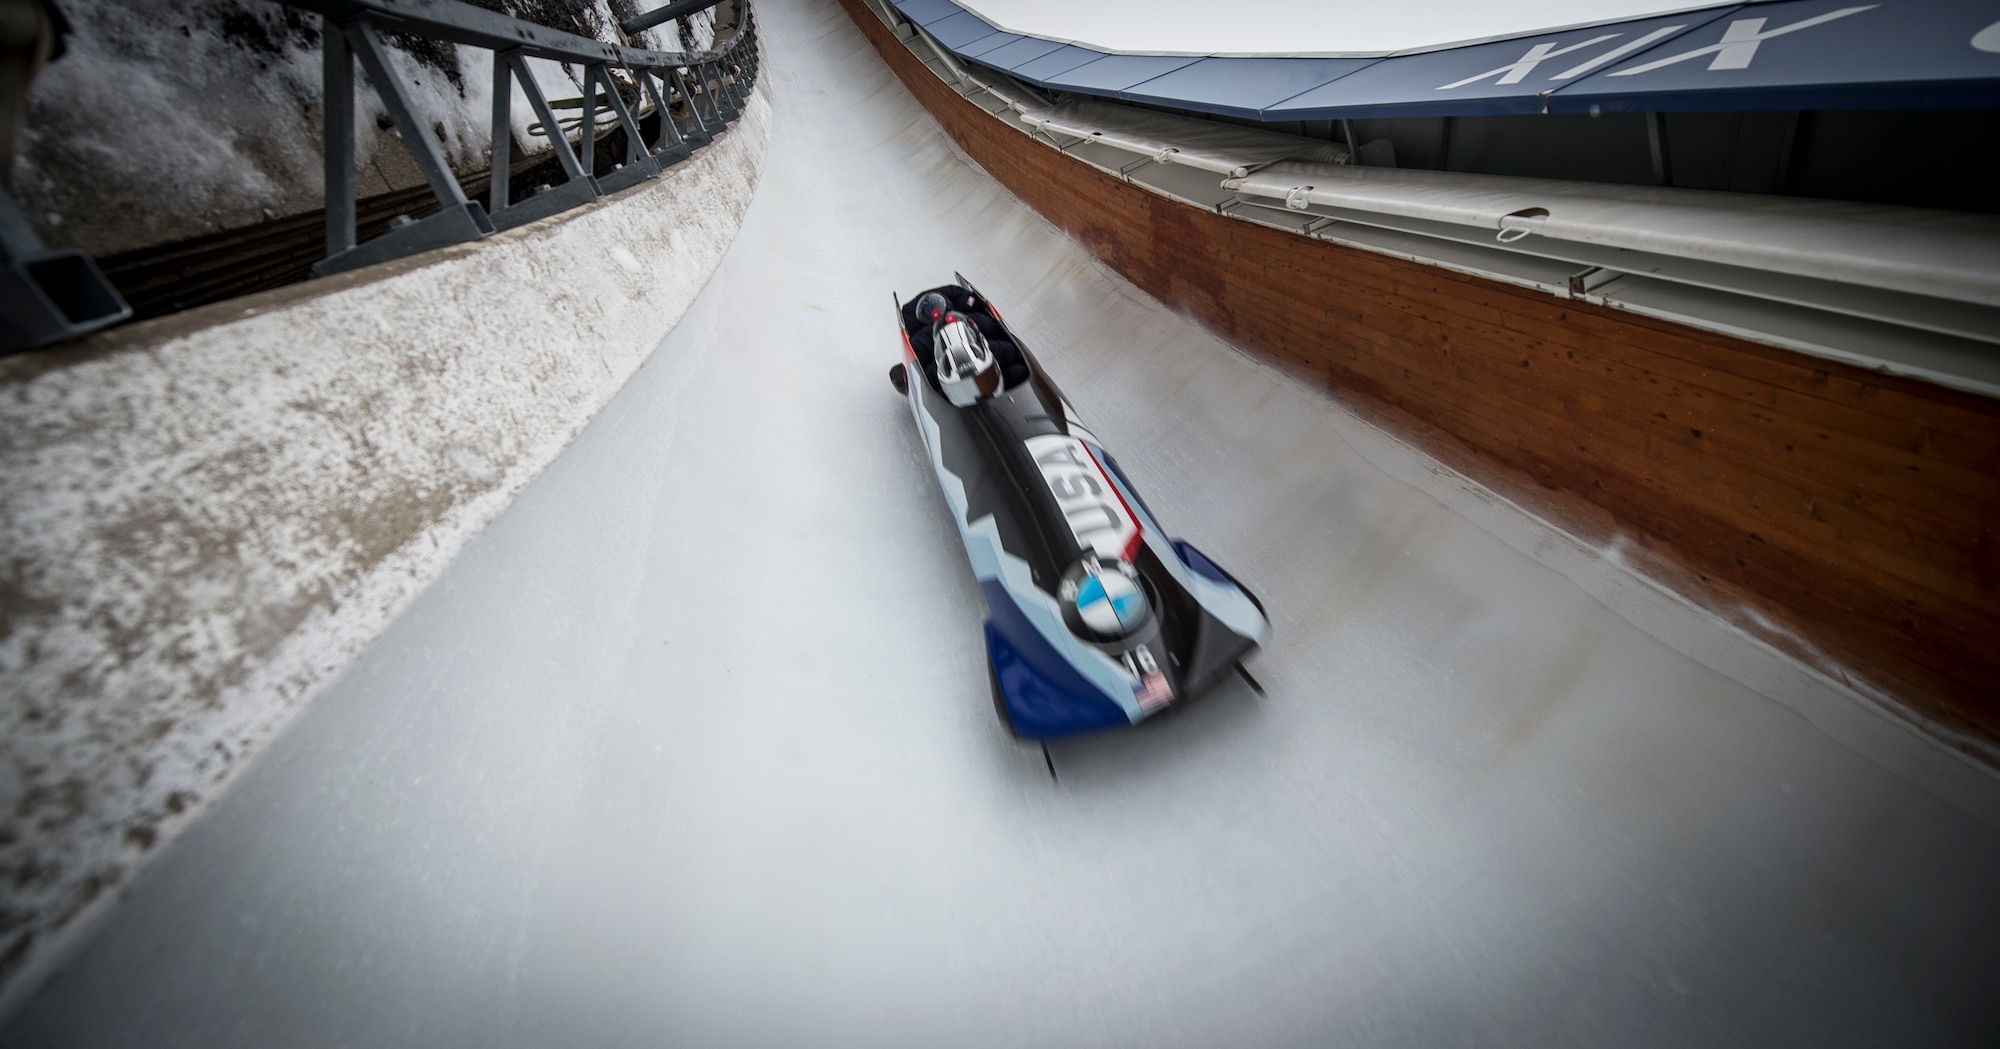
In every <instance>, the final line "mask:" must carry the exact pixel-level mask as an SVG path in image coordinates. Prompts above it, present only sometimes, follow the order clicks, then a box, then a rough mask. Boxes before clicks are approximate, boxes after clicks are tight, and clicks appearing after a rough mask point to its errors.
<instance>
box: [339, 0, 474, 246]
mask: <svg viewBox="0 0 2000 1049" xmlns="http://www.w3.org/2000/svg"><path fill="white" fill-rule="evenodd" d="M347 40H348V44H349V45H350V46H352V47H353V48H354V53H355V57H357V58H359V59H361V68H362V70H363V71H365V72H366V73H367V74H368V82H369V83H370V84H373V85H374V86H375V96H376V97H377V98H379V99H381V100H382V106H383V108H385V109H387V110H388V111H389V116H390V118H391V119H393V120H394V121H395V122H396V129H397V130H398V131H400V132H402V134H403V143H404V144H405V145H407V146H409V147H410V156H411V157H412V158H413V159H415V160H416V162H417V169H418V170H419V171H422V172H423V173H424V180H425V181H427V182H429V183H430V184H431V192H432V193H435V194H437V198H438V203H440V204H443V205H445V206H446V207H450V206H452V205H460V206H463V205H464V204H465V203H466V199H465V190H463V189H461V188H460V187H459V185H458V178H457V176H455V175H453V174H452V172H451V165H450V164H449V163H447V162H446V161H445V159H444V147H443V146H441V145H439V144H438V140H437V136H436V135H434V134H432V133H431V129H430V128H429V127H427V126H425V124H424V122H423V121H421V120H418V119H417V113H416V110H415V108H414V107H412V106H411V105H410V99H409V95H408V94H407V93H406V92H404V90H403V82H402V80H401V79H400V78H399V77H397V76H396V74H395V71H394V70H392V69H390V68H389V59H388V56H387V55H385V54H383V53H382V40H381V38H380V37H378V36H376V34H375V26H374V25H373V24H371V23H370V22H368V21H367V20H366V19H362V20H361V21H358V22H354V23H352V24H350V25H349V26H348V27H347Z"/></svg>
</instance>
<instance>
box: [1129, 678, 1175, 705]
mask: <svg viewBox="0 0 2000 1049" xmlns="http://www.w3.org/2000/svg"><path fill="white" fill-rule="evenodd" d="M1132 695H1133V697H1134V698H1135V699H1137V700H1138V701H1139V709H1140V710H1143V711H1146V712H1147V713H1149V714H1150V713H1152V712H1153V711H1155V710H1158V709H1159V708H1161V707H1164V706H1166V705H1167V703H1168V702H1169V701H1171V700H1172V699H1173V698H1174V690H1173V688H1172V687H1171V686H1169V685H1168V684H1167V675H1165V674H1162V673H1160V672H1159V671H1157V670H1155V671H1151V672H1149V673H1147V674H1144V675H1142V676H1141V677H1140V678H1139V681H1138V683H1137V684H1135V685H1133V686H1132Z"/></svg>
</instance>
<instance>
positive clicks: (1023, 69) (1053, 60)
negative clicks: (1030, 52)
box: [1002, 44, 1104, 82]
mask: <svg viewBox="0 0 2000 1049" xmlns="http://www.w3.org/2000/svg"><path fill="white" fill-rule="evenodd" d="M1103 57H1104V52H1102V51H1092V50H1091V49H1089V48H1087V47H1078V46H1076V45H1075V44H1064V45H1062V46H1061V47H1058V48H1056V49H1055V50H1054V51H1051V52H1049V53H1048V54H1046V55H1043V56H1041V57H1040V58H1036V59H1032V60H1030V61H1027V62H1023V63H1021V64H1020V65H1017V66H1003V67H1002V68H1004V69H1006V70H1007V71H1008V72H1010V73H1013V74H1014V75H1015V76H1018V77H1021V78H1023V79H1026V80H1033V81H1036V82H1045V81H1047V80H1048V78H1049V77H1052V76H1060V75H1062V74H1064V73H1067V72H1069V71H1070V70H1072V69H1075V68H1076V67H1078V66H1080V65H1082V64H1084V63H1085V62H1095V61H1097V60H1098V59H1100V58H1103Z"/></svg>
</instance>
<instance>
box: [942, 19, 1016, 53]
mask: <svg viewBox="0 0 2000 1049" xmlns="http://www.w3.org/2000/svg"><path fill="white" fill-rule="evenodd" d="M924 32H926V33H929V34H930V35H931V36H932V37H934V38H936V40H937V42H938V43H940V44H943V45H944V46H946V47H948V48H950V49H951V50H952V51H953V52H954V53H959V49H960V48H963V47H964V46H965V45H967V44H971V43H976V42H978V41H981V40H984V39H986V38H987V37H989V36H992V35H993V34H994V33H997V32H999V30H997V29H994V28H993V27H992V26H990V25H987V24H986V20H985V19H982V18H980V17H979V16H978V15H975V14H973V13H972V12H970V11H960V12H959V13H957V14H955V15H952V16H950V17H948V18H940V19H938V20H937V21H935V22H930V23H928V24H926V25H925V26H924Z"/></svg>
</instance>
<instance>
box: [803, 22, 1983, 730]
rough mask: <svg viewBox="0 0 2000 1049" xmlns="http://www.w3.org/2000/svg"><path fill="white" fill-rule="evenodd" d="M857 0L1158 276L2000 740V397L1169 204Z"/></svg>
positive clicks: (1547, 503) (1808, 647) (1319, 370)
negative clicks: (1010, 113) (1032, 136)
mask: <svg viewBox="0 0 2000 1049" xmlns="http://www.w3.org/2000/svg"><path fill="white" fill-rule="evenodd" d="M841 2H842V4H843V6H844V7H845V8H846V9H847V12H848V14H849V16H850V17H852V18H853V19H854V21H855V23H856V24H857V25H859V26H860V27H861V30H862V32H863V33H864V34H865V35H866V36H867V37H868V39H869V40H870V42H871V43H872V44H873V45H874V46H875V49H876V50H877V51H878V52H879V53H880V54H881V55H882V57H883V59H884V60H885V61H886V62H887V63H888V64H889V66H890V68H891V69H892V70H894V72H895V73H896V75H897V77H898V78H899V79H901V80H902V82H903V83H904V85H905V86H907V87H908V88H909V90H910V91H911V93H912V94H914V95H915V96H916V97H917V99H918V100H919V101H920V102H921V103H922V104H923V105H924V107H925V108H926V109H927V110H929V111H930V113H931V114H932V115H933V116H934V117H935V118H936V119H937V121H938V123H939V124H941V125H942V126H943V127H944V129H945V131H946V133H948V134H949V135H950V136H951V137H952V138H953V139H954V140H956V141H957V142H958V144H959V146H960V147H961V148H962V149H964V150H965V151H966V153H967V154H968V155H970V156H971V157H972V158H973V159H974V160H976V161H978V162H979V164H980V165H981V166H983V167H984V168H985V169H986V170H987V171H988V172H990V173H991V174H992V175H993V176H994V177H995V178H997V179H999V180H1000V182H1001V183H1002V184H1004V185H1005V186H1006V187H1007V188H1008V189H1009V190H1011V191H1012V192H1013V193H1014V194H1015V195H1017V196H1019V197H1020V198H1021V199H1023V200H1024V201H1026V202H1027V203H1028V204H1030V205H1031V206H1033V207H1034V208H1035V209H1036V210H1037V211H1039V212H1040V213H1041V214H1042V215H1044V216H1045V217H1047V218H1048V219H1049V221H1051V222H1053V223H1054V224H1055V225H1057V226H1058V227H1060V228H1061V229H1063V230H1064V231H1066V232H1068V233H1069V234H1070V235H1071V236H1073V237H1075V238H1076V239H1077V240H1078V241H1080V242H1082V243H1083V244H1084V245H1086V246H1087V247H1088V248H1089V249H1090V250H1091V251H1092V252H1093V253H1095V254H1096V255H1097V256H1098V257H1099V258H1101V259H1103V260H1104V261H1105V262H1106V263H1108V264H1109V265H1110V266H1111V267H1112V268H1114V269H1116V270H1117V271H1118V272H1119V273H1121V274H1123V275H1124V276H1125V277H1126V278H1127V279H1129V280H1131V281H1132V283H1134V284H1135V285H1137V286H1138V287H1140V288H1141V289H1143V290H1145V291H1146V292H1147V293H1149V294H1151V295H1153V296H1154V297H1156V298H1158V299H1160V300H1161V301H1163V302H1165V303H1167V304H1169V305H1171V306H1174V307H1176V308H1179V309H1185V310H1188V311H1191V312H1192V313H1194V314H1195V315H1196V316H1198V317H1200V318H1201V319H1202V320H1203V321H1205V322H1206V323H1207V324H1208V325H1209V326H1210V327H1211V328H1213V329H1214V330H1215V331H1216V332H1218V333H1219V334H1221V335H1222V336H1223V337H1225V338H1227V339H1229V340H1231V341H1232V342H1234V343H1236V344H1238V345H1241V346H1244V347H1247V348H1250V349H1253V350H1257V351H1261V352H1262V353H1264V354H1266V355H1268V356H1270V357H1273V358H1275V359H1277V360H1278V361H1280V362H1282V363H1283V364H1285V365H1286V366H1287V367H1289V368H1291V369H1292V370H1293V371H1295V372H1296V373H1298V374H1300V375H1304V376H1307V377H1309V378H1311V379H1313V380H1315V381H1317V382H1319V383H1320V384H1322V385H1323V386H1324V387H1325V388H1326V389H1327V390H1328V391H1329V392H1331V393H1332V394H1333V395H1334V396H1335V397H1336V398H1338V399H1339V400H1340V401H1341V402H1342V403H1343V404H1345V405H1347V406H1349V407H1351V408H1353V409H1354V410H1356V411H1359V412H1360V413H1361V414H1363V415H1364V416H1366V417H1368V418H1370V419H1371V420H1373V421H1375V422H1377V423H1378V424H1380V425H1382V426H1384V427H1385V428H1387V429H1389V430H1390V431H1391V432H1393V433H1396V434H1398V435H1399V436H1401V437H1403V438H1405V439H1407V440H1409V441H1411V442H1412V443H1414V444H1416V445H1417V446H1419V447H1421V448H1423V449H1424V450H1425V451H1427V452H1429V453H1430V454H1432V455H1434V456H1436V457H1437V458H1438V459H1440V460H1442V461H1444V462H1446V463H1448V464H1450V465H1451V466H1453V467H1455V468H1457V469H1459V470H1461V471H1463V472H1465V473H1466V474H1468V475H1469V476H1471V477H1474V478H1476V479H1477V480H1479V481H1480V482H1482V483H1484V484H1487V485H1488V486H1490V487H1492V488H1494V489H1495V490H1497V491H1499V492H1501V493H1502V494H1504V495H1506V496H1508V497H1509V498H1512V499H1514V500H1516V501H1518V502H1520V503H1521V504H1522V505H1524V506H1526V507H1528V508H1529V509H1531V510H1534V511H1535V512H1537V513H1540V514H1541V515H1543V516H1544V517H1546V518H1547V519H1549V520H1552V521H1554V522H1555V523H1557V524H1559V525H1561V526H1562V527H1564V528H1566V529H1567V530H1569V531H1570V532H1571V533H1572V534H1576V535H1578V536H1580V537H1581V538H1583V539H1585V540H1586V541H1589V542H1593V543H1596V544H1599V545H1604V544H1608V543H1611V542H1613V541H1618V540H1622V541H1623V544H1624V548H1625V550H1626V553H1627V557H1628V560H1631V561H1633V562H1634V563H1635V564H1636V565H1637V566H1638V567H1639V568H1640V569H1641V570H1642V571H1645V572H1647V573H1648V574H1649V575H1651V576H1652V577H1653V578H1655V579H1656V580H1658V581H1660V582H1662V583H1664V584H1665V585H1667V586H1669V587H1671V588H1672V589H1674V590H1676V591H1677V592H1679V593H1681V594H1683V595H1685V596H1687V597H1689V598H1691V599H1693V600H1694V601H1696V602H1697V603H1699V604H1701V605H1702V606H1704V607H1706V608H1709V609H1711V610H1713V611H1715V612H1717V613H1718V614H1721V615H1723V616H1724V617H1726V618H1728V619H1730V620H1731V621H1732V622H1735V623H1737V624H1739V625H1740V626H1742V627H1744V628H1745V629H1748V630H1750V631H1751V632H1752V633H1755V634H1757V635H1758V636H1760V637H1763V638H1764V639H1766V640H1767V641H1769V642H1771V643H1773V644H1775V645H1777V646H1778V647H1780V648H1782V649H1785V650H1786V651H1789V652H1791V653H1792V654H1793V655H1795V656H1797V657H1799V658H1801V659H1804V660H1806V661H1807V662H1809V663H1812V664H1813V665H1816V666H1818V667H1820V668H1822V669H1823V670H1826V671H1828V672H1829V673H1831V674H1833V675H1834V676H1836V677H1844V678H1846V679H1847V680H1849V681H1851V682H1854V683H1855V684H1857V685H1861V686H1862V687H1865V688H1872V689H1875V690H1878V691H1880V692H1885V693H1888V694H1890V695H1893V696H1894V697H1896V698H1898V699H1900V700H1901V701H1903V702H1904V703H1907V704H1908V705H1909V706H1910V707H1912V708H1914V709H1915V710H1917V711H1919V712H1920V713H1922V714H1924V715H1926V716H1928V717H1929V718H1931V719H1934V720H1935V721H1936V722H1938V723H1940V724H1942V725H1945V726H1947V727H1949V728H1951V729H1953V730H1958V731H1967V732H1970V733H1971V734H1973V735H1974V736H1979V737H1983V738H1984V739H1986V740H1988V741H1992V740H1996V739H2000V592H1996V586H1997V585H2000V551H1996V549H1995V546H1996V542H1995V533H1996V531H2000V404H1996V403H1995V402H1994V401H1992V400H1989V399H1985V398H1981V397H1977V396H1973V395H1970V394H1964V393H1960V392H1957V391H1954V390H1949V389H1944V388H1942V387H1937V386H1934V385H1931V384H1928V383H1923V382H1917V381H1911V380H1905V379H1900V378H1896V377H1892V376H1885V375H1881V374H1879V373H1874V372H1869V371H1866V370H1863V369H1859V368H1855V367H1850V366H1847V365H1843V364H1840V363H1837V362H1833V361H1828V360H1824V359H1821V358H1817V357H1811V356H1807V355H1803V354H1799V353H1794V352H1791V351H1788V350H1783V349H1777V348H1773V347H1768V346H1761V345H1757V344H1754V343H1750V342H1745V341H1742V340H1738V339H1733V338H1729V337H1727V336H1722V335H1716V334H1711V333H1709V332H1704V331H1700V330H1698V329H1694V328H1689V327H1684V326H1680V325H1675V324H1672V323H1668V322H1664V321H1655V320H1651V319H1649V318H1644V317H1640V316H1637V315H1634V314H1629V313H1625V312H1621V311H1617V310H1612V309H1608V308H1603V307H1598V306H1593V305H1590V304H1588V303H1581V302H1575V301H1570V300H1563V299H1558V298H1555V297H1553V296H1550V295H1547V294H1543V293H1539V292H1535V291H1530V290H1526V289H1519V288H1515V287H1512V286H1509V285H1504V284H1500V283H1497V282H1491V281H1485V280H1481V279H1478V278H1475V277H1468V276H1463V275H1459V274H1455V273H1451V272H1448V271H1446V270H1443V269H1439V268H1437V267H1433V266H1426V265H1422V264H1420V263H1413V262H1406V261H1403V260H1400V259H1394V258H1390V257H1388V256H1384V255H1377V254H1373V253H1370V252H1364V251H1360V250H1357V249H1353V248H1347V247H1344V246H1341V245H1336V244H1330V243H1327V242H1325V241H1319V240H1314V239H1311V238H1307V237H1302V236H1297V235H1294V234H1290V233H1286V232H1283V231H1280V230H1275V229H1271V228H1267V227H1264V226H1259V225H1255V224H1252V223H1250V222H1245V221H1242V220H1237V219H1230V218H1226V217H1224V216H1222V215H1219V214H1216V213H1214V212H1210V211H1206V210H1203V209H1200V208H1196V207H1192V206H1189V205H1185V204H1181V203H1179V202H1176V201H1172V200H1168V199H1166V198H1164V197H1161V196H1158V195H1156V194H1154V193H1151V192H1149V191H1147V190H1145V189H1143V188H1141V187H1139V186H1135V185H1133V184H1131V183H1128V182H1125V181H1123V180H1121V179H1118V178H1115V177H1112V176H1110V175H1107V174H1104V173H1102V172H1100V171H1098V170H1097V169H1095V168H1092V167H1090V166H1088V165H1086V164H1084V163H1082V162H1080V161H1077V160H1075V159H1073V158H1071V157H1067V156H1064V155H1063V154H1061V153H1058V152H1056V151H1055V150H1053V149H1050V148H1047V147H1046V146H1044V145H1042V144H1039V143H1035V142H1032V141H1031V140H1029V139H1028V138H1026V137H1025V136H1023V135H1022V134H1021V133H1019V132H1018V131H1015V130H1013V129H1012V128H1010V127H1007V126H1005V125H1003V124H1002V123H1000V122H999V121H998V120H995V119H994V118H992V117H990V116H988V115H987V114H986V113H985V112H983V111H982V110H980V109H979V108H978V107H977V106H974V105H973V104H971V103H970V102H967V101H966V100H964V99H963V98H961V97H959V95H958V94H957V93H956V92H954V91H953V90H951V88H949V87H948V86H946V85H945V84H943V83H941V82H940V81H939V80H938V79H937V77H936V76H935V75H933V74H932V73H931V72H930V70H929V69H927V68H926V67H925V66H924V65H923V64H922V63H921V62H919V61H918V60H917V59H916V58H915V56H913V55H911V54H910V53H909V51H908V50H907V49H906V48H905V47H904V46H903V45H902V44H901V43H900V42H899V41H898V40H896V38H895V36H894V35H893V34H892V33H891V32H890V31H889V30H888V28H887V27H885V26H883V25H882V23H881V21H880V20H879V19H878V18H876V17H875V15H874V14H873V13H871V12H870V11H868V10H867V9H866V8H865V7H863V6H862V4H861V3H860V0H841Z"/></svg>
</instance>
